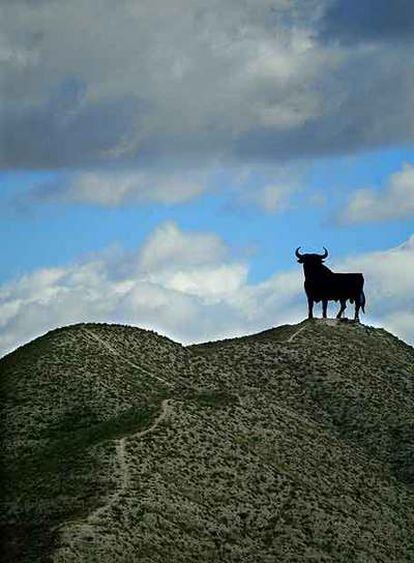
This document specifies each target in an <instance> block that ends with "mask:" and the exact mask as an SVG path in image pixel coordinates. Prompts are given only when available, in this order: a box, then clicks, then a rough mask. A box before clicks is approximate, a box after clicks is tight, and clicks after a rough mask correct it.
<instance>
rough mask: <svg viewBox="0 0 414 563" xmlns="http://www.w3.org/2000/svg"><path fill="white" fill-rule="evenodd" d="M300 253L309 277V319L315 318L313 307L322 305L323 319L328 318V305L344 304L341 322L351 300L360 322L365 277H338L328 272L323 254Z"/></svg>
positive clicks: (307, 289)
mask: <svg viewBox="0 0 414 563" xmlns="http://www.w3.org/2000/svg"><path fill="white" fill-rule="evenodd" d="M298 251H299V249H297V251H296V256H297V257H298V262H300V263H302V264H303V270H304V274H305V293H306V296H307V298H308V309H309V311H308V318H310V319H311V318H313V304H314V303H319V301H322V311H323V317H324V318H326V316H327V307H328V301H340V303H341V308H340V310H339V312H338V314H337V318H341V316H342V313H343V312H344V311H345V309H346V302H347V300H349V301H350V302H351V303H355V320H359V310H360V308H362V310H363V311H364V312H365V310H364V306H365V295H364V291H363V288H364V276H363V275H362V274H359V273H358V274H337V273H335V272H332V271H331V270H330V269H329V268H327V267H326V266H325V265H324V264H323V263H322V261H323V260H324V259H325V258H326V257H327V255H328V253H327V251H326V250H325V255H322V256H321V255H319V254H300V253H299V252H298Z"/></svg>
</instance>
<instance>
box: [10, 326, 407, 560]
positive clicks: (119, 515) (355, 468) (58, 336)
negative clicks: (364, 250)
mask: <svg viewBox="0 0 414 563" xmlns="http://www.w3.org/2000/svg"><path fill="white" fill-rule="evenodd" d="M0 374H1V378H0V385H1V394H2V398H3V408H2V415H1V416H2V430H3V441H2V473H3V479H2V483H3V488H2V517H1V518H2V520H1V537H2V541H3V544H4V545H3V550H2V551H3V559H2V560H3V561H10V562H11V561H25V562H26V561H27V562H35V561H42V562H43V561H53V562H56V563H63V562H88V563H90V562H95V561H96V562H97V561H100V562H101V563H102V562H105V561H111V562H125V563H130V562H134V561H139V562H140V563H150V562H151V563H155V562H157V563H158V562H165V561H171V562H172V563H180V562H183V563H184V562H185V563H187V562H193V561H194V562H195V561H197V562H210V561H211V562H242V563H244V562H246V563H247V562H249V563H262V562H263V563H265V562H266V563H267V562H268V563H274V562H276V561H277V562H285V561H289V562H290V561H335V562H338V561H343V562H345V561H346V562H350V561H355V562H356V561H358V562H362V561H398V562H405V561H407V562H408V561H413V560H414V537H413V533H412V531H413V529H414V416H413V412H414V350H413V348H411V347H410V346H408V345H406V344H404V343H403V342H401V341H400V340H398V339H397V338H395V337H394V336H392V335H391V334H389V333H387V332H386V331H384V330H382V329H374V328H370V327H366V326H363V325H358V324H353V323H346V322H339V323H337V322H335V321H328V322H323V321H305V322H303V323H300V324H299V325H292V326H289V325H286V326H282V327H278V328H275V329H271V330H267V331H264V332H262V333H259V334H255V335H251V336H245V337H242V338H234V339H229V340H224V341H218V342H210V343H205V344H199V345H192V346H188V347H183V346H181V345H180V344H178V343H176V342H173V341H172V340H170V339H168V338H165V337H162V336H159V335H158V334H156V333H154V332H151V331H145V330H141V329H138V328H132V327H126V326H119V325H104V324H81V325H73V326H69V327H65V328H62V329H57V330H54V331H51V332H49V333H48V334H46V335H44V336H42V337H41V338H38V339H36V340H34V341H33V342H31V343H29V344H27V345H25V346H22V347H21V348H19V349H18V350H16V351H15V352H13V353H12V354H9V355H8V356H6V357H4V358H3V359H2V360H1V361H0Z"/></svg>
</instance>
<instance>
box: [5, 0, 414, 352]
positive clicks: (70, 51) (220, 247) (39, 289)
mask: <svg viewBox="0 0 414 563" xmlns="http://www.w3.org/2000/svg"><path fill="white" fill-rule="evenodd" d="M0 4H1V8H2V23H1V25H2V28H3V29H2V32H1V35H0V65H1V82H0V86H1V87H0V95H1V104H0V126H1V135H0V166H1V172H0V181H1V193H0V236H1V239H2V241H3V253H2V260H1V262H0V353H5V352H7V351H9V350H12V349H13V348H14V347H16V346H17V345H19V344H21V343H23V342H26V341H27V340H29V339H31V338H34V337H35V336H38V335H39V334H42V333H43V332H44V331H46V330H48V329H50V328H53V327H56V326H62V325H65V324H68V323H74V322H80V321H107V322H122V323H130V324H134V325H137V326H140V327H144V328H152V329H155V330H157V331H158V332H160V333H162V334H167V335H169V336H170V337H172V338H175V339H177V340H179V341H181V342H186V343H187V342H196V341H201V340H206V339H214V338H220V337H225V336H230V335H239V334H245V333H246V332H253V331H259V330H263V329H266V328H269V327H271V326H277V325H279V324H282V323H286V322H290V323H293V322H297V321H299V320H301V319H303V318H304V317H305V316H306V305H305V299H304V294H303V289H302V284H303V279H302V272H301V269H300V266H299V265H298V264H297V263H296V261H295V259H294V255H293V253H294V249H295V247H296V246H299V245H301V246H302V247H303V250H304V251H306V250H307V251H319V250H321V248H322V246H326V247H328V249H329V250H330V258H329V259H328V262H327V265H329V266H331V267H332V268H333V269H336V270H337V271H362V272H364V274H365V278H366V294H367V302H368V303H367V314H366V316H365V317H364V319H363V320H364V322H366V323H368V324H373V325H376V326H384V327H385V328H386V329H388V330H390V331H392V332H393V333H395V334H396V335H398V336H399V337H401V338H403V339H405V340H406V341H408V342H411V343H413V342H414V297H413V296H414V236H413V234H414V144H413V140H414V3H413V2H412V1H411V0H393V2H390V1H388V0H246V1H243V2H241V1H240V0H210V1H209V2H205V1H204V0H118V1H117V2H113V0H88V2H85V1H84V0H71V1H70V2H67V1H65V0H38V1H35V0H0ZM335 309H336V307H335V305H334V304H331V307H330V312H331V315H333V314H334V312H335ZM349 314H350V313H349Z"/></svg>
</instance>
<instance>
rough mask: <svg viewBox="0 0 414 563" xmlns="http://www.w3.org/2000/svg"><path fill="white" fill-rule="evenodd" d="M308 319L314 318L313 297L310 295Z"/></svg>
mask: <svg viewBox="0 0 414 563" xmlns="http://www.w3.org/2000/svg"><path fill="white" fill-rule="evenodd" d="M308 319H313V299H312V297H308Z"/></svg>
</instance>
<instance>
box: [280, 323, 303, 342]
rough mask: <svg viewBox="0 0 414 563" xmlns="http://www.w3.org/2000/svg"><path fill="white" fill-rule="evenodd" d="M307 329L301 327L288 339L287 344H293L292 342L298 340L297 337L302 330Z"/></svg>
mask: <svg viewBox="0 0 414 563" xmlns="http://www.w3.org/2000/svg"><path fill="white" fill-rule="evenodd" d="M305 328H306V325H303V326H301V327H300V328H299V329H298V330H297V331H296V332H294V333H293V334H292V335H291V336H289V338H288V339H286V340H285V342H292V340H293V339H294V338H296V337H297V335H298V334H300V333H301V332H302V330H305Z"/></svg>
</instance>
